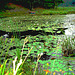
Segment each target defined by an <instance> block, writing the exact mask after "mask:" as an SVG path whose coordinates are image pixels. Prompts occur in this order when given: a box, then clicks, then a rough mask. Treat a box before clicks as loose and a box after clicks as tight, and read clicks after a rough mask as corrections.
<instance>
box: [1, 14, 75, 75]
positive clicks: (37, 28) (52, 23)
mask: <svg viewBox="0 0 75 75" xmlns="http://www.w3.org/2000/svg"><path fill="white" fill-rule="evenodd" d="M74 16H75V15H72V16H71V15H70V16H67V15H23V16H17V17H7V18H2V19H0V38H1V39H0V41H1V42H0V45H1V46H0V57H1V60H0V61H1V63H2V62H3V60H4V58H5V55H6V59H7V58H12V59H14V57H15V55H16V56H18V55H17V53H16V52H18V53H19V52H21V50H22V47H23V43H24V39H25V37H27V38H28V42H27V43H26V44H25V46H24V53H23V58H24V57H25V56H26V54H27V52H28V48H31V47H32V46H33V49H32V51H31V53H30V55H29V56H28V59H31V61H33V62H34V63H35V62H36V59H37V56H38V54H39V53H43V56H41V58H40V60H39V64H38V70H39V73H40V71H41V69H42V70H44V69H48V70H49V71H52V73H53V72H54V71H56V72H57V73H58V74H60V73H62V72H59V70H60V69H62V71H65V72H69V71H68V70H69V68H68V67H70V66H71V67H72V68H71V69H73V71H72V72H73V73H74V74H75V71H74V69H75V68H74V66H75V64H74V62H75V60H74V59H75V58H74V57H70V58H68V57H67V58H65V57H63V53H62V47H61V42H62V41H63V37H62V36H64V35H65V34H66V30H68V29H69V28H70V23H71V24H72V26H71V27H73V26H75V18H73V17H74ZM70 18H72V19H70ZM66 20H69V21H66ZM72 21H73V22H72ZM67 24H68V27H66V25H67ZM71 31H72V32H73V34H75V32H74V27H73V29H72V30H71ZM5 34H6V35H5ZM71 34H72V33H71ZM14 37H15V38H14ZM6 52H7V53H6ZM53 58H54V59H53ZM72 59H73V60H72ZM47 63H49V66H48V67H47ZM68 63H69V64H70V66H69V65H68V66H67V64H68ZM11 65H12V64H11ZM40 65H41V66H42V67H41V68H40V67H39V66H40ZM43 65H44V67H43ZM60 66H61V67H60ZM33 70H34V69H33Z"/></svg>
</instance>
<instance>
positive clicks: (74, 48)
mask: <svg viewBox="0 0 75 75" xmlns="http://www.w3.org/2000/svg"><path fill="white" fill-rule="evenodd" d="M74 38H75V36H74V37H70V36H69V37H65V39H64V40H63V43H62V52H63V53H64V56H72V55H75V39H74Z"/></svg>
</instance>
